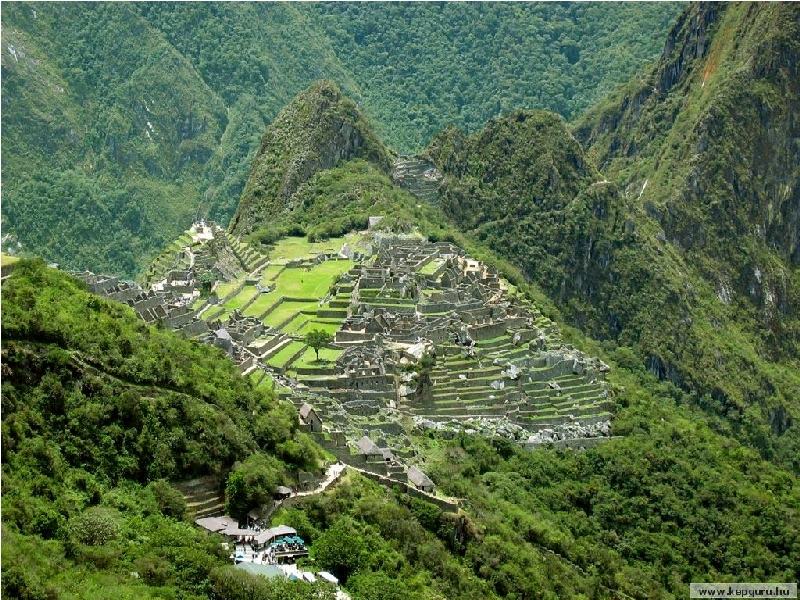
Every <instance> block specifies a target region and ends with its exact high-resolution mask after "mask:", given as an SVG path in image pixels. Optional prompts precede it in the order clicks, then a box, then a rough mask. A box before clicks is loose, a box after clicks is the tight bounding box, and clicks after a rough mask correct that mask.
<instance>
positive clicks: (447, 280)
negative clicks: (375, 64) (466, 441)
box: [79, 219, 613, 496]
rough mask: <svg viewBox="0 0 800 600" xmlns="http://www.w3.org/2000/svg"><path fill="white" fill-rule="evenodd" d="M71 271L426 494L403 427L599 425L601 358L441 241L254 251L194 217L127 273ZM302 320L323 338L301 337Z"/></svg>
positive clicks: (563, 430)
mask: <svg viewBox="0 0 800 600" xmlns="http://www.w3.org/2000/svg"><path fill="white" fill-rule="evenodd" d="M377 221H378V220H377V219H376V222H377ZM79 276H80V277H81V278H82V279H83V280H84V281H85V282H86V283H87V285H88V286H89V287H90V289H91V290H92V291H95V292H97V293H101V294H104V295H106V296H109V297H111V298H115V299H117V300H120V301H122V302H126V303H127V304H129V305H130V306H131V307H132V308H133V309H134V310H135V311H136V312H137V314H139V316H140V317H141V318H142V319H144V320H145V321H146V322H148V323H158V324H161V325H163V326H166V327H170V328H172V329H175V330H177V331H179V332H181V333H182V334H184V335H186V336H188V337H192V338H195V339H197V340H199V341H202V342H205V343H208V344H211V345H214V346H217V347H218V348H220V349H221V350H222V351H223V352H224V353H225V354H227V355H228V356H229V357H230V358H231V359H232V360H233V361H234V362H235V363H236V364H238V365H239V369H240V371H241V372H242V374H243V376H246V377H250V378H251V379H252V381H253V383H254V384H255V385H257V386H260V385H266V386H275V389H276V391H277V392H278V394H279V395H280V396H281V397H283V398H285V399H288V400H290V401H292V402H293V403H294V404H295V406H296V407H297V409H298V411H299V419H300V420H301V422H302V424H303V426H304V427H306V428H307V430H308V431H309V432H310V433H311V434H312V435H313V436H314V437H315V439H317V441H318V442H319V443H320V444H321V445H322V446H323V447H324V448H325V449H327V450H328V451H329V452H331V453H332V454H334V455H335V456H336V457H337V458H338V459H339V460H341V461H342V462H345V463H347V464H351V465H352V466H354V467H355V468H358V469H359V470H362V471H364V472H369V473H371V474H373V475H374V476H376V477H381V478H387V479H388V480H391V481H393V482H395V483H400V484H402V485H404V486H407V487H408V488H410V489H411V490H412V491H414V492H416V493H421V494H425V495H426V496H430V495H432V490H433V482H431V483H428V482H429V481H430V480H429V479H428V478H427V475H425V474H424V472H423V471H422V470H420V468H419V466H417V465H415V464H414V457H415V455H416V454H417V453H416V451H415V449H414V445H413V443H412V442H411V441H410V438H411V437H413V435H412V434H414V433H424V432H426V431H429V430H430V431H434V432H438V434H440V435H445V436H449V435H453V434H455V433H456V432H458V431H466V432H468V433H476V434H481V435H485V436H490V437H494V436H499V437H504V438H507V439H510V440H513V441H515V442H517V443H519V444H522V445H527V446H535V445H537V444H542V443H553V444H557V445H564V446H588V445H591V444H594V443H596V441H597V440H599V439H602V438H603V437H606V436H608V435H609V431H610V420H611V414H612V409H613V399H612V398H611V390H610V388H609V386H608V385H607V383H606V382H605V372H606V371H607V369H608V367H607V366H606V365H605V364H603V363H602V362H600V361H599V360H597V359H594V358H591V357H588V356H586V355H585V354H583V353H582V352H580V351H578V350H577V349H576V348H574V347H572V346H569V345H568V344H565V343H563V340H562V339H561V336H560V332H559V329H558V327H557V326H556V325H555V324H554V323H553V322H552V321H551V320H549V319H548V318H547V317H545V316H544V315H543V314H542V313H541V312H540V311H539V310H537V308H536V307H535V306H533V305H532V304H531V303H530V302H529V301H527V300H525V299H524V298H523V297H522V294H519V293H517V291H516V289H515V288H514V286H512V285H511V284H510V283H509V282H507V281H506V280H505V279H503V277H501V276H500V274H499V273H498V272H496V271H495V270H494V269H492V268H491V267H489V266H488V265H486V264H484V263H482V262H480V261H477V260H474V259H472V258H470V257H469V256H468V255H467V254H466V253H465V252H464V251H463V250H462V249H461V248H459V247H458V246H457V245H455V244H453V243H450V242H431V241H428V240H427V239H425V238H423V237H422V236H420V235H417V234H395V233H387V232H383V231H379V230H376V229H372V230H367V231H363V232H352V233H350V234H347V235H346V236H344V237H340V238H331V239H328V240H324V241H315V242H311V241H309V240H308V239H307V238H299V237H286V238H283V239H280V240H278V241H277V242H276V243H274V244H273V245H272V246H271V247H270V248H269V249H268V250H258V249H256V248H254V246H253V245H252V244H249V243H247V242H244V241H243V240H241V239H239V238H237V237H235V236H233V235H231V234H230V233H229V232H227V231H225V230H223V229H221V228H219V227H217V226H216V225H214V224H213V223H205V222H200V223H196V224H195V225H194V226H193V227H192V228H191V229H190V230H189V231H188V232H187V233H186V234H184V236H182V237H181V238H180V239H179V240H178V241H177V242H176V243H174V244H173V245H172V246H171V247H170V248H169V249H168V250H167V251H165V252H164V253H162V254H161V255H160V256H159V257H158V258H157V259H156V260H155V261H154V263H153V265H152V267H151V268H150V270H149V271H148V272H147V276H146V277H145V279H144V281H143V282H142V284H138V283H133V282H125V281H120V280H118V279H116V278H112V277H109V278H106V277H102V276H96V275H93V274H91V273H81V274H79ZM311 331H323V332H326V333H327V334H329V335H330V339H331V340H332V341H331V342H330V343H328V344H326V345H325V346H323V347H321V348H317V349H314V348H312V347H311V346H310V345H309V344H308V340H307V334H308V333H309V332H311ZM373 440H374V441H373ZM365 445H367V446H369V447H370V448H372V449H373V450H375V452H373V453H371V454H370V453H369V452H365V451H364V446H365ZM412 474H413V477H411V478H410V475H412ZM412 479H414V480H416V483H413V482H412Z"/></svg>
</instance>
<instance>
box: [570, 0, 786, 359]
mask: <svg viewBox="0 0 800 600" xmlns="http://www.w3.org/2000/svg"><path fill="white" fill-rule="evenodd" d="M799 40H800V9H798V8H797V6H795V5H791V4H770V5H761V4H741V5H730V6H722V5H717V4H700V5H693V6H692V7H690V8H689V9H688V10H687V11H686V13H684V15H683V16H682V18H681V19H680V20H679V22H678V23H677V24H676V26H675V28H674V29H673V31H672V32H671V33H670V35H669V38H668V41H667V44H666V46H665V49H664V53H663V55H662V58H661V60H660V61H659V63H658V64H657V65H656V67H655V68H654V69H653V70H652V71H651V73H650V74H649V76H648V77H647V78H646V79H645V81H643V82H642V83H641V84H638V85H634V86H633V87H631V88H629V89H628V90H626V91H624V92H623V93H622V94H621V98H619V99H618V100H617V101H616V102H611V103H610V104H609V105H607V106H606V107H605V108H602V109H600V110H598V111H596V112H595V113H594V114H591V115H589V117H588V118H586V119H585V120H584V121H583V122H581V123H580V124H579V125H578V126H577V127H576V129H575V135H576V137H578V139H580V140H581V141H582V142H583V143H584V144H585V145H586V146H588V147H589V148H590V152H591V154H592V155H594V156H595V157H596V159H597V160H598V161H599V162H600V164H601V165H602V168H604V169H606V170H607V171H608V172H609V173H610V174H612V175H614V176H616V178H617V179H618V180H619V181H620V183H621V185H622V186H623V187H625V188H626V189H628V190H629V192H630V193H631V194H636V195H637V196H636V201H637V202H636V204H637V209H639V210H640V211H641V212H642V213H643V214H644V215H646V217H648V218H650V219H652V220H653V221H655V223H656V224H657V226H658V227H659V228H660V229H661V232H660V233H659V235H661V236H663V238H664V239H665V240H668V241H669V242H671V244H672V245H673V247H674V248H675V249H676V250H677V251H678V252H679V253H680V254H681V255H682V256H683V257H684V258H686V259H688V260H689V262H691V263H692V264H694V265H696V266H697V267H699V269H700V272H701V275H702V276H703V277H704V278H705V279H706V280H708V281H710V282H711V283H712V284H713V285H714V286H715V287H716V288H718V289H719V290H720V294H719V296H720V297H721V298H722V299H723V301H725V302H730V301H732V300H735V298H734V297H738V298H740V299H743V300H745V301H748V302H750V303H752V304H753V305H754V307H755V308H756V309H757V311H759V313H760V315H761V323H762V325H763V326H764V327H766V328H769V329H770V330H772V331H774V332H776V334H778V333H779V334H781V337H782V338H783V339H781V340H777V339H776V340H775V341H776V342H779V343H780V345H781V347H782V348H783V349H784V350H789V349H791V348H794V349H796V348H797V346H796V343H797V339H796V332H795V333H794V334H793V336H795V337H794V339H790V340H789V342H790V344H789V345H788V346H787V344H785V343H784V342H786V341H787V340H786V335H787V334H788V333H789V331H787V330H786V328H785V326H784V323H785V321H786V320H787V319H792V318H795V319H796V315H797V312H798V307H800V305H798V304H797V297H798V290H797V289H796V285H797V284H796V281H797V278H796V269H797V266H798V264H800V245H799V244H798V237H799V236H800V169H799V168H798V165H800V148H799V147H798V146H797V143H796V140H797V138H798V136H800V77H798V63H799V62H800V41H799ZM793 281H794V282H795V283H792V282H793Z"/></svg>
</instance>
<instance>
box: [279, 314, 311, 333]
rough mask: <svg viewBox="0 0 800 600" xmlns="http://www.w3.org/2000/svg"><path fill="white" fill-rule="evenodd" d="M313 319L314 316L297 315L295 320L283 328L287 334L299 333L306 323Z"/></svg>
mask: <svg viewBox="0 0 800 600" xmlns="http://www.w3.org/2000/svg"><path fill="white" fill-rule="evenodd" d="M311 318H313V316H312V315H306V314H303V313H297V315H295V318H294V319H292V320H291V321H289V322H288V323H287V324H286V325H285V326H284V327H283V330H284V331H285V332H286V333H297V332H298V331H299V330H300V329H302V328H303V327H304V326H305V324H306V322H307V321H308V320H309V319H311Z"/></svg>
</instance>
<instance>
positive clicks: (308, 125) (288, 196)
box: [231, 81, 391, 234]
mask: <svg viewBox="0 0 800 600" xmlns="http://www.w3.org/2000/svg"><path fill="white" fill-rule="evenodd" d="M353 158H363V159H366V160H368V161H369V162H371V163H373V164H374V165H376V166H378V168H379V169H381V170H383V171H385V172H388V171H389V168H390V165H391V159H390V156H389V154H388V152H387V151H386V150H385V148H384V147H383V145H382V144H381V143H380V141H379V140H378V139H377V137H376V136H375V134H374V133H373V131H372V129H371V127H370V126H369V125H368V124H367V122H366V121H365V120H364V118H363V117H362V115H361V114H360V112H359V111H358V108H357V107H356V105H355V103H354V102H352V101H351V100H349V99H347V98H344V97H343V96H342V94H341V92H340V91H339V88H338V87H336V85H335V84H333V83H330V82H327V81H323V82H320V83H318V84H315V85H314V86H312V87H311V88H309V89H308V90H307V91H306V92H304V93H303V94H300V95H299V96H298V97H297V98H296V99H295V100H294V101H293V102H292V103H291V104H289V105H288V106H287V107H286V108H285V109H283V110H282V111H281V113H280V114H279V115H278V116H277V117H276V119H275V120H274V121H273V122H272V123H271V124H270V126H269V127H268V128H267V130H266V132H265V133H264V137H263V138H262V140H261V147H260V149H259V151H258V154H257V155H256V158H255V160H254V162H253V169H252V171H251V174H250V178H249V179H248V181H247V184H246V186H245V189H244V192H243V193H242V198H241V201H240V203H239V208H238V209H237V211H236V214H235V216H234V218H233V221H232V222H231V230H232V231H233V232H234V233H239V234H243V233H249V232H251V231H253V230H254V229H255V228H257V227H258V226H260V225H265V224H268V222H269V220H270V219H271V218H275V217H277V216H279V215H283V214H286V213H287V212H290V211H292V210H294V208H295V206H294V205H293V202H292V196H293V195H294V194H295V192H297V190H298V189H299V188H300V186H301V185H302V184H303V183H305V182H307V181H308V180H309V179H311V177H312V176H313V175H314V174H316V173H318V172H320V171H324V170H326V169H330V168H332V167H334V166H336V165H337V164H338V163H340V162H342V161H346V160H350V159H353Z"/></svg>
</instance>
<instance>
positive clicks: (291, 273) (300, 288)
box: [275, 260, 353, 299]
mask: <svg viewBox="0 0 800 600" xmlns="http://www.w3.org/2000/svg"><path fill="white" fill-rule="evenodd" d="M351 268H353V261H351V260H326V261H325V262H322V263H320V264H318V265H315V266H314V267H313V268H311V269H309V270H306V269H305V268H297V269H286V270H285V271H283V272H282V273H281V274H280V275H279V276H278V278H277V279H276V280H275V284H276V286H277V290H278V291H279V292H280V293H281V295H282V296H287V297H293V298H313V299H319V298H322V297H323V296H324V295H325V294H326V293H327V292H328V290H329V289H330V287H331V285H333V283H334V281H336V278H337V277H339V275H341V274H342V273H344V272H345V271H349V270H350V269H351Z"/></svg>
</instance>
